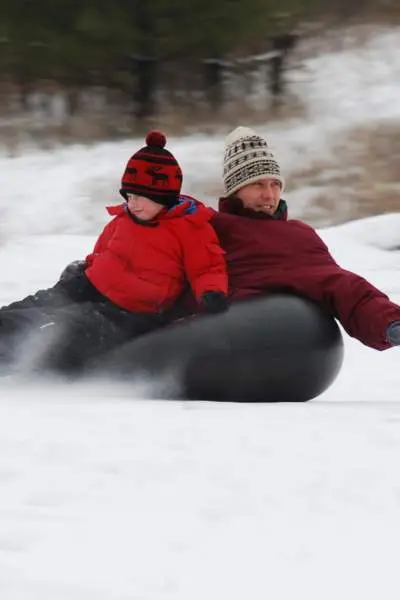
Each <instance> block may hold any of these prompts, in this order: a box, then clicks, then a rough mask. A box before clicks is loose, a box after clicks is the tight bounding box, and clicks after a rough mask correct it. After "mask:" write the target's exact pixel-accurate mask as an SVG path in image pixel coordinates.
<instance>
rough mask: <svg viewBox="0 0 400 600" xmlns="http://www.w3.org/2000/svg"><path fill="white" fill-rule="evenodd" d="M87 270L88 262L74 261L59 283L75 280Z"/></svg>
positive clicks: (66, 269) (61, 276)
mask: <svg viewBox="0 0 400 600" xmlns="http://www.w3.org/2000/svg"><path fill="white" fill-rule="evenodd" d="M85 269H86V262H85V261H84V260H74V261H73V262H72V263H69V265H67V266H66V267H65V269H64V271H63V272H62V273H61V275H60V279H59V281H68V280H69V279H73V278H74V277H76V275H81V274H82V273H83V272H84V270H85Z"/></svg>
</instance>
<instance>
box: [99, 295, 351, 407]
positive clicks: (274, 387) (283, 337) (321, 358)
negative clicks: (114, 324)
mask: <svg viewBox="0 0 400 600" xmlns="http://www.w3.org/2000/svg"><path fill="white" fill-rule="evenodd" d="M342 363H343V339H342V335H341V332H340V329H339V327H338V325H337V323H336V321H335V320H334V319H333V318H332V317H330V316H329V315H327V314H326V313H324V312H323V311H322V310H321V309H320V308H319V307H318V306H317V305H316V304H314V303H313V302H310V301H309V300H306V299H303V298H300V297H298V296H294V295H289V294H273V295H269V296H267V297H263V298H258V299H254V300H251V301H245V302H240V303H236V304H233V305H232V306H231V307H230V309H229V310H228V311H227V312H226V313H222V314H218V315H211V316H202V317H199V318H196V319H194V320H189V321H186V322H183V323H182V322H181V323H179V324H174V325H173V326H168V327H166V328H165V329H162V330H159V331H157V332H155V333H151V334H147V335H145V336H143V337H141V338H139V339H137V340H135V341H132V342H129V343H127V344H124V345H123V346H122V347H120V348H119V349H118V350H116V351H114V352H113V353H112V354H110V355H108V356H107V357H106V358H105V359H103V360H102V363H101V364H100V365H97V369H96V370H97V371H98V369H100V370H101V373H102V374H104V373H105V372H106V371H107V372H108V373H112V374H114V375H118V378H119V379H120V378H124V379H129V380H134V379H135V378H137V377H141V376H144V377H145V378H146V379H148V378H151V381H153V382H156V383H157V394H158V397H167V398H183V399H190V400H213V401H235V402H303V401H306V400H310V399H311V398H315V397H316V396H318V395H319V394H321V393H322V392H323V391H324V390H326V389H327V388H328V387H329V386H330V385H331V384H332V383H333V381H334V380H335V378H336V377H337V375H338V373H339V371H340V368H341V366H342Z"/></svg>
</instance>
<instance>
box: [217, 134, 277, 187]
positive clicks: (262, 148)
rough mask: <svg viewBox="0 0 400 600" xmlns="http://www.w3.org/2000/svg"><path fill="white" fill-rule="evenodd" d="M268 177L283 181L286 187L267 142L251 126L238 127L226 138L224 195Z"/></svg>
mask: <svg viewBox="0 0 400 600" xmlns="http://www.w3.org/2000/svg"><path fill="white" fill-rule="evenodd" d="M268 177H271V178H274V179H277V180H278V181H280V183H281V187H282V190H283V189H284V187H285V180H284V178H283V177H282V175H281V170H280V167H279V164H278V163H277V161H276V159H275V157H274V155H273V154H272V152H271V150H270V149H269V147H268V144H267V141H266V140H265V139H264V138H262V137H261V136H259V135H257V133H256V132H255V131H253V130H252V129H249V128H248V127H237V128H236V129H234V130H233V131H232V132H231V133H230V134H229V135H228V137H227V138H226V140H225V154H224V175H223V178H224V186H225V196H231V195H232V194H234V193H235V192H237V191H238V190H240V189H241V188H242V187H244V186H245V185H247V184H249V183H254V182H255V181H260V180H261V179H265V178H268Z"/></svg>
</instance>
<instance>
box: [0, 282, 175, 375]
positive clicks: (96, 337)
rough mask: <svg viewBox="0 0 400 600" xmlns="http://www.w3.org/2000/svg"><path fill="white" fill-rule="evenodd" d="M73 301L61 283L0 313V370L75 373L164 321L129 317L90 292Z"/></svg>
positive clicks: (135, 315) (151, 316)
mask: <svg viewBox="0 0 400 600" xmlns="http://www.w3.org/2000/svg"><path fill="white" fill-rule="evenodd" d="M87 297H90V300H87V299H86V297H85V294H81V296H80V297H79V301H76V299H72V298H71V297H70V296H69V295H68V293H66V290H65V288H64V286H63V285H62V282H58V283H57V284H56V285H55V286H54V287H52V288H49V289H47V290H40V291H39V292H37V293H36V294H33V295H32V296H28V297H27V298H24V299H23V300H21V301H18V302H14V303H12V304H10V305H8V306H5V307H2V308H1V309H0V370H1V369H2V367H3V368H4V367H5V366H10V365H13V366H16V368H20V369H24V370H29V371H45V370H50V371H56V372H59V373H65V374H73V373H81V372H82V371H84V370H85V367H86V366H87V365H90V363H91V361H92V360H93V359H96V358H97V357H99V356H101V355H103V354H105V353H107V352H108V351H110V350H112V349H113V348H116V347H117V346H119V345H121V344H123V343H124V342H126V341H128V340H130V339H134V338H135V337H137V336H139V335H143V334H145V333H147V332H150V331H152V330H153V329H156V328H158V327H161V326H162V325H164V324H166V322H167V320H166V318H165V317H164V316H162V315H155V314H143V313H132V312H128V311H126V310H123V309H121V308H120V307H118V306H117V305H115V304H114V303H112V302H111V301H109V300H108V299H107V298H105V297H104V296H102V295H101V294H99V293H94V292H93V290H92V291H91V293H90V294H89V295H87Z"/></svg>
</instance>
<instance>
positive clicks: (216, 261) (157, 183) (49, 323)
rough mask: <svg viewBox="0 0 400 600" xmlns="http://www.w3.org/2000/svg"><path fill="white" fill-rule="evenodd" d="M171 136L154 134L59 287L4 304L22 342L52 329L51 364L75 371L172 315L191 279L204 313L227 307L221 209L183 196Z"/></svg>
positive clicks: (2, 315)
mask: <svg viewBox="0 0 400 600" xmlns="http://www.w3.org/2000/svg"><path fill="white" fill-rule="evenodd" d="M165 143H166V138H165V136H164V135H163V134H162V133H160V132H156V131H153V132H150V133H149V134H148V135H147V137H146V146H145V147H143V148H141V149H140V150H139V151H138V152H136V154H134V155H133V156H132V157H131V158H130V160H129V161H128V164H127V166H126V169H125V172H124V175H123V177H122V186H121V190H120V193H121V195H122V197H123V198H124V200H125V202H124V204H121V205H118V206H113V207H108V209H107V210H108V212H109V213H110V214H111V215H112V216H113V217H114V218H113V219H112V220H111V222H110V223H108V225H106V227H105V228H104V230H103V232H102V233H101V235H100V237H99V238H98V240H97V242H96V244H95V247H94V250H93V252H92V253H91V254H89V255H88V256H87V258H86V260H85V262H84V263H83V264H81V265H80V268H79V267H78V269H76V270H75V272H73V273H72V275H69V276H67V277H66V276H64V277H62V278H61V280H60V281H59V282H58V283H57V284H56V285H55V286H54V287H53V288H50V289H49V290H42V291H39V292H38V293H37V294H35V295H33V296H29V297H27V298H25V299H24V300H22V301H19V302H16V303H13V304H11V305H9V306H8V307H4V308H2V309H1V310H0V323H1V327H0V339H1V338H2V337H3V336H2V335H1V334H2V333H4V332H6V331H7V337H8V340H9V339H10V336H11V337H13V338H14V341H15V340H16V339H17V337H16V336H17V334H19V335H20V336H21V334H24V333H25V332H26V330H27V329H28V328H29V329H31V330H32V329H33V330H35V329H36V331H38V330H39V331H45V333H44V335H45V336H46V339H47V338H49V337H51V336H54V338H53V339H54V340H55V341H56V342H57V351H55V348H54V345H53V347H52V357H51V362H52V364H54V363H57V366H62V367H63V368H64V365H65V366H66V367H67V368H68V366H69V367H71V368H73V367H77V366H79V365H80V363H81V362H82V360H83V359H85V360H86V359H88V358H90V357H91V356H95V355H98V354H100V353H103V352H105V351H107V350H110V349H111V348H113V347H115V346H116V345H119V344H121V343H122V342H124V341H126V340H127V339H131V338H132V337H135V336H136V335H141V334H143V333H146V332H148V331H150V330H151V329H154V328H156V327H159V326H161V325H163V324H165V323H166V322H168V319H169V316H168V315H169V311H170V310H171V309H172V307H173V305H174V303H175V302H176V301H177V299H178V298H179V297H180V296H181V295H182V293H183V292H184V291H185V290H186V289H187V284H189V285H190V287H191V288H192V292H193V294H194V296H195V298H196V300H197V303H198V305H199V307H200V310H202V311H204V312H211V313H212V312H220V311H223V310H226V309H227V307H228V301H227V289H228V281H227V274H226V266H225V260H224V256H223V255H224V252H223V250H222V249H221V247H220V246H219V243H218V240H217V236H216V234H215V232H214V229H213V228H212V227H211V225H210V224H209V220H210V219H211V217H212V216H213V214H214V211H212V210H211V209H209V208H206V207H205V206H204V205H203V204H201V203H200V202H198V201H196V200H194V199H193V198H190V197H189V196H183V195H180V191H181V185H182V172H181V169H180V167H179V164H178V163H177V161H176V159H175V158H174V156H173V155H172V154H171V153H170V152H169V151H168V150H166V149H165V148H164V146H165ZM76 271H77V272H76ZM54 331H57V335H55V334H54ZM8 347H9V345H8Z"/></svg>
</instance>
